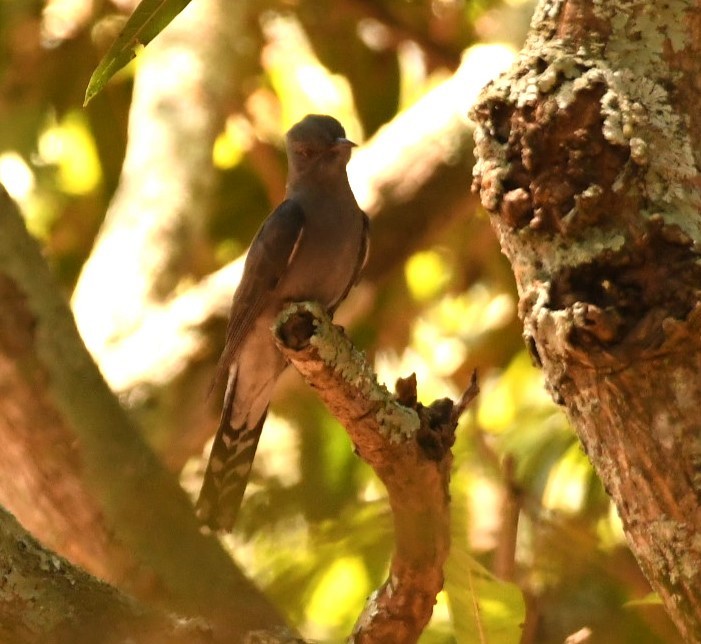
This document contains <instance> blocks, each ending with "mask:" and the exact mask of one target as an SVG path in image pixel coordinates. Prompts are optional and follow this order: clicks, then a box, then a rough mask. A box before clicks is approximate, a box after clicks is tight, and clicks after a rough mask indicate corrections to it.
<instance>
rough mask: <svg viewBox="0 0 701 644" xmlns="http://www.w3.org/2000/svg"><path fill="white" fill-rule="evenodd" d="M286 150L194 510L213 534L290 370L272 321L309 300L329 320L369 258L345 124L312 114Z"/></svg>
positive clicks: (240, 485)
mask: <svg viewBox="0 0 701 644" xmlns="http://www.w3.org/2000/svg"><path fill="white" fill-rule="evenodd" d="M286 142H287V157H288V161H289V171H288V180H287V190H286V194H285V197H286V198H285V200H284V201H283V202H282V203H281V204H280V205H279V206H278V207H277V208H276V209H275V210H274V211H273V212H272V214H270V215H269V216H268V218H267V219H266V220H265V221H264V222H263V225H262V226H261V227H260V229H259V230H258V232H257V234H256V236H255V237H254V239H253V242H252V243H251V247H250V248H249V251H248V256H247V257H246V262H245V265H244V270H243V277H242V278H241V282H240V284H239V287H238V289H237V290H236V293H235V294H234V300H233V304H232V306H231V315H230V318H229V326H228V329H227V334H226V345H225V348H224V351H223V353H222V356H221V359H220V361H219V367H218V374H219V377H222V378H223V377H224V375H226V376H227V378H228V379H227V387H226V394H225V395H224V405H223V409H222V414H221V419H220V422H219V429H218V430H217V434H216V437H215V439H214V445H213V446H212V452H211V454H210V457H209V464H208V465H207V471H206V472H205V476H204V482H203V484H202V490H201V492H200V496H199V499H198V501H197V514H198V516H199V518H200V520H201V521H202V522H203V523H204V524H206V525H207V526H209V527H210V528H212V529H213V530H219V529H224V530H231V528H232V526H233V524H234V521H235V520H236V515H237V513H238V510H239V507H240V505H241V500H242V497H243V493H244V490H245V489H246V483H247V481H248V476H249V474H250V471H251V465H252V463H253V457H254V455H255V452H256V447H257V446H258V439H259V438H260V434H261V430H262V428H263V423H264V421H265V417H266V414H267V412H268V404H269V402H270V398H271V395H272V391H273V386H274V385H275V382H276V381H277V379H278V377H279V376H280V374H281V373H282V371H283V370H284V369H285V367H286V362H285V359H284V358H283V356H282V354H281V353H280V352H279V351H278V350H277V347H276V346H275V343H274V340H273V336H272V332H271V325H272V324H273V320H274V319H275V317H276V316H277V314H278V313H279V312H280V311H281V310H282V308H283V307H284V306H285V305H286V304H287V303H288V302H299V301H305V300H314V301H317V302H319V303H320V304H322V305H323V306H324V307H326V308H327V309H328V310H329V312H331V313H333V312H334V311H335V309H336V307H338V305H339V304H340V303H341V302H342V301H343V299H344V298H345V297H346V295H347V294H348V291H349V290H350V289H351V287H352V286H353V285H354V284H355V283H356V282H357V281H358V277H359V274H360V271H361V270H362V268H363V266H364V265H365V262H366V260H367V255H368V228H369V221H368V218H367V215H366V214H365V213H364V212H363V211H362V210H361V209H360V207H359V206H358V204H357V202H356V200H355V197H354V196H353V193H352V191H351V188H350V185H349V183H348V176H347V174H346V164H347V163H348V160H349V159H350V154H351V148H352V147H353V146H354V145H355V144H354V143H352V142H351V141H349V140H348V139H347V138H346V133H345V131H344V129H343V127H342V126H341V124H340V123H339V122H338V121H337V120H336V119H334V118H332V117H330V116H325V115H318V114H310V115H308V116H305V117H304V119H302V120H301V121H300V122H299V123H297V124H296V125H294V126H293V127H292V128H291V129H290V131H289V132H288V133H287V141H286Z"/></svg>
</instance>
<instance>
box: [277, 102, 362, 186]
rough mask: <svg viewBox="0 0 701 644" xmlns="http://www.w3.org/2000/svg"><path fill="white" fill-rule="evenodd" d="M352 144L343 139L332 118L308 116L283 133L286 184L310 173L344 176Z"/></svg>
mask: <svg viewBox="0 0 701 644" xmlns="http://www.w3.org/2000/svg"><path fill="white" fill-rule="evenodd" d="M354 146H355V143H353V142H352V141H349V140H348V139H347V138H346V131H345V130H344V129H343V126H342V125H341V124H340V123H339V122H338V121H337V120H336V119H335V118H333V117H332V116H327V115H325V114H308V115H307V116H305V117H304V118H303V119H302V120H301V121H300V122H299V123H297V124H295V125H293V126H292V127H291V128H290V130H289V131H288V132H287V157H288V159H289V165H290V168H289V171H290V181H294V180H295V179H296V178H298V177H301V176H302V175H306V174H308V173H313V174H314V175H318V176H319V178H321V176H324V175H330V176H333V175H334V174H337V173H340V174H343V175H345V168H346V164H347V163H348V160H349V159H350V155H351V148H353V147H354Z"/></svg>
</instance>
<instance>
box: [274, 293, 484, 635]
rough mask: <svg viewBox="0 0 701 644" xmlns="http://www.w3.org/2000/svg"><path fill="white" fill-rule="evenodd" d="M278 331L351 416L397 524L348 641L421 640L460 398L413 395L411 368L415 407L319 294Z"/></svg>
mask: <svg viewBox="0 0 701 644" xmlns="http://www.w3.org/2000/svg"><path fill="white" fill-rule="evenodd" d="M274 333H275V336H276V340H277V342H278V346H279V348H280V350H281V351H282V352H283V353H284V354H285V356H286V357H287V358H288V359H289V360H290V362H291V363H292V364H293V365H294V366H295V368H296V369H297V370H298V371H299V372H300V373H301V374H302V376H303V377H304V379H305V380H306V381H307V382H308V383H309V384H310V385H311V386H312V387H313V388H314V389H315V390H316V391H317V392H318V393H319V395H320V396H321V398H322V400H323V401H324V402H325V403H326V405H327V406H328V407H329V410H330V411H331V412H332V413H333V414H334V415H335V416H336V417H337V418H338V420H339V421H340V422H341V423H342V424H343V425H344V427H345V428H346V431H347V432H348V435H349V436H350V438H351V440H352V441H353V444H354V445H355V448H356V450H357V452H358V454H359V455H360V456H361V458H363V460H365V461H366V462H367V463H369V464H370V466H371V467H372V468H373V469H374V470H375V472H376V473H377V475H378V477H379V478H380V479H381V480H382V482H383V483H384V485H385V487H386V488H387V493H388V496H389V503H390V506H391V508H392V513H393V517H394V532H395V553H394V555H393V557H392V562H391V565H390V575H389V578H388V579H387V581H386V582H385V583H384V584H383V585H382V587H380V588H379V589H378V590H377V591H376V592H375V593H374V594H373V595H372V596H371V597H370V599H369V600H368V603H367V605H366V607H365V610H364V611H363V613H362V615H361V616H360V618H359V619H358V622H357V624H356V627H355V629H354V632H353V635H352V637H351V641H353V642H363V643H364V642H414V641H416V639H417V638H418V636H419V634H420V633H421V631H422V630H423V629H424V627H425V626H426V624H427V623H428V620H429V619H430V617H431V613H432V611H433V605H434V604H435V601H436V595H437V594H438V592H439V591H440V590H441V588H442V587H443V564H444V563H445V560H446V558H447V556H448V551H449V548H450V512H449V501H450V497H449V493H448V483H449V479H450V466H451V463H452V454H451V451H450V448H451V446H452V444H453V441H454V439H455V427H456V424H457V417H456V416H455V415H454V414H453V409H454V406H453V403H452V401H451V400H449V399H447V398H445V399H441V400H436V401H435V402H434V403H432V404H431V405H430V406H428V407H425V406H423V405H422V404H420V403H418V402H416V381H415V378H414V377H410V378H409V379H405V380H402V381H400V383H399V386H398V389H399V390H400V396H399V397H400V398H401V400H402V402H404V403H410V404H411V406H406V405H405V404H401V403H400V402H399V400H398V398H397V396H394V395H392V394H391V393H390V392H389V391H388V390H387V389H386V387H384V385H381V384H379V383H378V382H377V379H376V377H375V374H374V373H373V371H372V369H371V367H370V365H369V364H368V362H367V361H366V360H365V358H364V356H363V354H362V353H360V352H359V351H358V350H356V349H355V348H354V347H353V345H352V344H351V343H350V340H349V339H348V338H347V337H346V336H345V334H344V333H343V332H342V330H341V328H340V327H338V326H334V325H333V324H332V322H331V320H330V318H329V317H328V316H327V315H326V313H325V312H324V311H323V310H322V309H321V308H320V307H319V306H318V305H316V304H314V303H302V304H292V305H290V306H289V307H288V308H287V309H285V311H283V313H281V314H280V316H279V317H278V319H277V322H276V324H275V326H274ZM473 391H474V389H473Z"/></svg>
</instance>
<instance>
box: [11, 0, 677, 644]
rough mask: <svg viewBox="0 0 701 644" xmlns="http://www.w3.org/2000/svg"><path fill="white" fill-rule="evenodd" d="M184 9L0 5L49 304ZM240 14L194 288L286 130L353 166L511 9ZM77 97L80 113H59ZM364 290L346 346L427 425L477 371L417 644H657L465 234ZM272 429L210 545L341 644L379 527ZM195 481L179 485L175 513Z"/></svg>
mask: <svg viewBox="0 0 701 644" xmlns="http://www.w3.org/2000/svg"><path fill="white" fill-rule="evenodd" d="M115 4H116V5H117V4H118V6H123V5H124V4H125V3H115ZM126 4H128V3H126ZM186 4H187V0H171V1H168V0H154V1H151V0H144V2H142V4H141V5H140V6H139V7H138V8H137V9H136V10H135V11H134V13H133V14H132V16H131V18H129V19H128V20H127V22H126V24H125V23H124V16H123V15H121V13H120V12H119V10H118V9H116V7H115V6H113V5H112V4H110V3H94V4H93V3H92V2H88V1H87V0H84V1H82V2H81V1H76V2H75V3H63V2H60V0H47V2H46V3H42V2H39V1H38V0H22V1H21V2H19V1H17V2H14V3H2V5H0V43H2V44H1V45H0V46H1V47H2V50H3V56H2V57H1V58H0V116H1V117H2V120H3V121H4V122H5V123H11V127H7V128H4V129H3V130H2V131H0V181H2V182H3V183H4V184H5V185H7V187H8V189H9V190H10V192H11V194H12V196H13V197H14V198H15V199H16V200H18V202H19V203H20V204H21V206H22V208H23V211H24V214H25V216H26V218H27V221H28V223H29V225H30V227H31V229H32V231H33V232H34V233H35V234H36V235H37V236H39V237H40V238H41V239H42V241H43V243H44V245H45V252H46V255H47V257H48V259H49V261H50V262H51V263H52V264H53V266H54V267H55V268H56V269H57V272H58V273H59V275H60V277H61V279H62V281H63V286H64V288H65V290H66V293H67V294H69V293H70V292H71V289H72V288H73V286H74V282H75V279H76V277H77V275H78V273H79V271H80V269H81V266H82V265H83V264H84V262H85V260H86V258H87V257H88V256H89V253H90V250H91V248H92V245H93V242H94V239H95V235H96V233H97V229H98V227H99V224H100V223H101V220H102V217H103V216H104V212H105V210H106V207H107V205H108V203H109V202H110V199H111V198H112V197H113V195H114V191H115V188H116V186H117V185H118V181H119V169H120V166H121V162H122V158H123V154H124V149H125V147H126V146H127V143H128V139H127V130H126V123H127V117H128V109H129V106H130V90H131V84H132V74H133V73H134V69H133V68H132V67H130V68H127V69H126V70H125V71H124V72H122V73H120V74H117V75H116V76H114V74H115V72H116V71H117V69H119V68H120V67H122V66H123V65H124V64H126V63H127V62H128V61H129V60H130V59H131V58H133V56H134V54H135V51H136V45H137V44H139V45H146V44H147V43H148V42H150V41H151V40H152V39H153V38H154V37H155V35H156V34H157V33H158V32H159V31H160V29H162V28H163V27H164V26H165V25H166V24H167V23H168V22H169V21H170V20H171V19H172V18H173V17H174V15H176V14H177V13H178V12H179V11H180V10H181V9H182V7H184V6H185V5H186ZM233 4H235V3H232V5H233ZM252 4H253V5H255V6H253V7H250V6H249V7H248V9H247V11H249V15H247V19H246V22H247V24H248V29H249V31H250V33H249V34H248V35H247V39H246V42H245V43H243V44H242V46H244V45H245V47H247V48H248V50H249V51H248V53H247V54H246V56H247V64H246V65H242V66H241V69H242V70H243V71H242V77H241V78H240V79H238V82H237V91H236V94H237V95H236V97H235V98H234V99H233V100H232V106H231V113H230V114H229V116H228V117H227V119H226V123H225V126H224V127H223V128H222V131H221V132H220V134H219V136H218V138H217V142H216V143H215V146H214V150H213V160H214V163H215V164H216V166H217V168H218V179H219V183H218V187H217V190H216V193H215V195H214V199H213V201H214V206H213V209H212V213H211V215H210V216H209V218H208V220H207V223H206V228H207V235H208V238H207V240H206V241H207V244H206V246H207V247H206V248H205V249H204V250H202V249H199V250H200V252H204V253H205V254H206V255H207V261H206V262H204V263H205V264H207V265H209V266H210V267H216V266H220V265H223V264H225V263H226V262H227V261H229V260H231V259H234V258H235V257H237V256H238V255H239V254H240V252H242V251H243V250H244V249H245V247H246V245H247V243H248V241H249V240H250V238H251V236H252V234H253V232H254V231H255V228H256V227H257V225H258V223H259V222H260V220H261V219H262V217H264V216H265V214H266V213H267V211H268V210H269V208H270V206H271V204H272V203H273V202H274V201H275V195H278V194H279V193H280V192H281V188H282V185H281V184H282V180H281V179H280V177H281V176H282V175H284V170H283V168H284V166H283V164H284V160H283V154H282V150H281V141H282V136H283V133H284V130H285V129H286V128H287V127H288V126H289V125H290V124H291V123H292V122H294V121H295V120H297V119H298V118H299V117H300V116H301V115H303V114H304V113H306V112H307V111H312V110H313V111H318V112H333V113H335V114H336V115H337V116H339V117H340V118H341V120H342V121H343V122H344V123H345V124H346V125H347V128H348V130H349V133H350V134H351V136H352V137H353V138H355V139H357V140H358V141H359V142H362V141H363V140H365V139H367V138H369V137H370V136H371V135H372V134H373V133H375V132H376V131H377V130H378V129H379V128H380V127H381V126H382V125H383V124H384V123H386V122H388V121H389V120H391V118H392V117H393V116H395V115H396V114H397V113H398V112H400V111H401V110H404V109H406V108H408V107H409V106H410V105H411V104H412V103H413V102H415V101H416V100H417V99H418V98H419V97H420V96H422V95H423V94H425V93H426V92H427V91H429V90H430V88H432V87H434V86H435V85H436V84H438V83H439V82H440V81H441V80H443V79H445V78H446V77H447V76H448V75H449V73H450V72H451V71H452V69H451V66H452V68H453V69H454V68H455V67H456V66H457V63H458V62H459V56H460V52H461V51H463V50H464V49H465V48H466V47H468V46H470V45H471V44H474V43H476V42H478V41H480V40H482V39H485V38H489V37H490V34H493V33H496V31H495V27H494V24H495V22H499V20H500V19H503V18H504V17H505V16H513V15H516V14H514V13H509V12H510V11H516V10H517V9H518V11H519V12H521V13H518V15H526V14H527V11H526V12H524V9H523V7H521V5H522V4H524V3H518V2H516V1H515V0H513V1H512V2H510V3H507V5H506V6H504V7H502V6H499V7H495V6H494V5H496V3H494V2H485V1H481V2H459V1H456V2H449V1H442V0H432V1H430V0H416V1H413V2H409V1H402V2H391V1H388V0H384V1H383V2H375V3H371V2H350V1H349V2H340V3H335V2H333V3H332V2H313V1H311V0H309V1H306V0H303V1H301V2H299V3H276V2H265V3H259V4H255V3H252ZM502 22H503V24H506V22H505V21H502ZM522 24H523V22H521V23H519V27H517V28H515V29H516V30H518V29H521V31H519V32H518V33H517V34H515V35H513V34H512V38H513V44H514V45H518V44H519V42H518V39H519V38H520V37H521V35H522V27H521V26H520V25H522ZM122 26H123V29H122V30H121V32H119V28H120V27H122ZM502 29H503V27H502ZM118 34H119V35H118ZM115 37H116V39H115ZM110 42H112V43H113V44H112V45H111V46H110V48H109V50H108V51H107V53H106V54H104V52H105V49H106V48H107V47H108V46H109V43H110ZM103 54H104V55H103ZM101 56H102V61H101V62H100V63H99V65H98V66H97V69H95V71H94V73H93V74H92V78H90V73H91V69H92V67H94V65H95V63H96V61H97V60H98V59H100V58H101ZM136 62H137V63H138V59H137V61H136ZM485 64H486V63H485ZM47 65H49V66H50V68H51V69H52V70H53V73H47V72H46V71H44V70H45V69H46V68H47ZM247 65H248V66H247ZM66 78H69V81H66V82H65V83H61V82H59V81H61V80H62V79H66ZM110 78H112V82H111V83H109V84H107V81H108V80H109V79H110ZM310 79H311V80H310ZM85 87H87V88H88V89H87V93H86V95H85V102H86V103H87V102H88V101H91V102H90V104H89V106H88V107H87V108H86V109H81V103H82V94H81V91H80V88H85ZM99 92H101V93H99ZM98 93H99V94H98ZM91 99H93V100H91ZM164 171H167V169H164ZM468 183H469V178H468V177H465V190H467V189H468ZM232 213H235V216H232ZM361 288H362V287H361ZM369 288H370V289H371V290H372V292H373V296H372V303H371V305H370V306H369V307H366V310H365V311H361V314H359V315H358V316H356V318H355V322H354V325H353V326H352V328H351V329H350V330H351V332H352V333H353V334H354V337H355V338H356V339H357V341H358V343H360V344H363V345H364V347H365V348H366V349H367V350H368V352H369V353H370V354H371V355H373V356H374V359H375V364H376V367H377V370H378V372H379V374H380V377H381V379H383V380H385V381H386V382H388V383H389V384H391V383H392V382H393V380H394V379H396V378H397V377H399V376H406V375H407V374H408V373H410V372H412V371H413V372H416V373H417V377H418V381H419V393H420V397H421V399H422V400H424V401H425V402H430V401H431V400H432V399H433V398H435V397H443V396H447V395H450V396H453V397H456V396H457V395H458V394H459V392H460V390H461V387H463V386H464V385H465V384H466V383H467V374H468V373H469V371H470V370H471V369H472V368H473V367H477V368H478V369H479V373H480V379H481V385H482V391H483V393H482V395H481V398H480V399H479V405H478V409H477V410H476V411H475V412H474V413H472V414H471V415H470V416H469V418H467V419H466V420H465V421H464V422H463V424H462V425H461V427H460V432H459V435H458V442H457V444H456V447H455V476H454V479H453V488H452V490H451V492H452V497H453V499H454V508H455V517H456V520H455V533H454V548H453V552H452V556H451V559H450V560H449V563H448V567H447V570H446V579H447V582H446V589H445V592H444V593H442V595H441V597H439V604H438V606H437V608H436V611H435V615H434V619H433V621H432V623H431V625H430V627H429V629H428V630H427V631H426V633H425V634H424V636H423V639H422V641H423V642H425V643H429V642H453V641H458V642H473V641H474V642H489V643H490V644H494V643H497V644H501V643H508V642H517V641H519V637H520V632H521V625H522V623H523V622H524V620H525V619H526V612H525V608H524V606H525V605H526V602H525V599H527V600H528V605H529V607H530V608H531V609H533V611H534V615H535V616H536V617H535V618H534V619H537V617H538V616H540V619H539V620H538V624H537V627H536V631H535V635H531V637H532V638H534V639H531V640H530V641H537V642H541V643H545V644H547V643H548V642H562V641H563V640H564V638H565V637H566V636H567V635H569V634H570V633H573V632H576V631H578V630H580V629H582V628H584V627H587V628H590V629H592V632H593V633H595V635H596V639H595V641H597V642H604V641H610V642H627V641H637V642H650V643H653V642H658V641H662V638H663V637H664V633H665V632H666V631H665V628H666V622H665V621H664V618H663V617H662V616H661V614H660V612H659V610H657V609H656V608H655V607H654V606H650V605H649V604H650V603H652V602H648V601H642V600H641V598H645V597H646V593H647V592H648V590H649V589H648V587H647V585H646V583H645V581H644V579H643V578H642V575H641V573H640V571H639V570H638V569H637V567H636V565H635V564H634V562H633V561H632V558H631V556H630V554H629V552H628V550H627V547H626V545H625V542H624V539H623V536H622V530H621V527H620V525H619V523H618V521H617V517H616V516H615V512H614V511H613V510H612V508H611V506H610V504H609V502H608V500H607V498H606V496H605V494H604V493H603V490H602V489H601V487H600V485H599V484H598V482H597V480H596V479H595V477H594V475H593V473H592V471H591V468H590V467H589V465H588V462H587V460H586V458H585V456H584V455H583V453H582V452H581V450H580V448H579V446H578V443H577V442H576V439H575V437H574V435H573V434H572V432H571V431H570V429H569V428H568V426H567V422H566V419H565V418H564V416H563V414H562V412H561V411H560V410H559V409H558V408H556V406H555V405H554V404H553V403H552V402H551V401H550V399H549V397H548V396H547V394H546V392H545V391H544V388H543V384H542V381H541V378H540V377H539V374H538V372H537V371H536V370H535V369H534V368H533V367H531V365H530V362H529V359H528V357H527V354H526V353H525V351H524V350H523V348H522V342H521V339H520V329H519V323H518V319H517V313H516V309H517V296H516V293H515V292H514V287H513V279H512V277H511V274H510V269H509V267H508V266H507V265H506V263H505V261H504V259H503V258H502V257H501V256H500V254H499V248H498V244H497V242H496V240H495V239H494V238H493V235H492V233H491V231H490V229H489V226H488V223H487V221H486V220H485V219H484V218H483V217H482V216H480V215H476V216H474V217H472V218H470V219H469V220H468V219H467V218H459V219H457V220H455V221H454V222H453V223H452V224H450V225H449V226H447V227H446V228H445V229H443V231H442V234H441V236H440V238H437V239H436V238H431V239H425V240H422V241H421V244H420V250H418V251H417V252H415V253H413V254H412V255H411V257H409V258H408V259H407V260H406V261H405V262H402V265H401V266H398V267H397V270H394V271H392V272H391V273H390V274H389V275H387V276H385V277H384V278H383V279H382V280H380V281H378V283H375V284H372V285H369ZM357 306H358V308H359V310H361V309H362V306H360V305H357ZM368 309H369V310H368ZM275 411H276V412H277V414H279V416H276V417H274V418H272V419H271V422H270V423H269V425H268V426H267V427H266V432H265V433H264V435H263V439H262V444H261V446H260V453H259V455H258V457H257V460H256V466H255V473H254V479H253V482H252V485H251V486H250V488H251V489H250V490H249V492H248V495H247V499H246V502H245V504H244V508H243V511H242V518H241V525H240V526H239V529H238V531H237V533H236V534H235V535H233V536H232V537H230V538H229V539H228V545H229V546H230V547H231V549H232V552H234V553H235V557H236V558H237V560H238V561H240V562H241V563H242V564H243V565H244V566H245V567H246V568H247V570H248V571H249V572H250V573H251V574H252V575H254V576H255V577H256V579H257V580H258V581H259V582H260V584H261V585H263V586H264V587H265V588H266V589H267V592H268V593H269V594H270V596H271V597H272V598H273V599H274V600H275V602H276V603H277V604H278V605H279V606H281V607H282V608H283V609H284V611H285V612H286V613H287V614H288V615H290V617H291V618H292V619H293V620H294V622H295V623H296V624H298V625H300V627H301V628H302V630H303V632H304V633H305V635H307V636H308V637H312V638H317V639H322V640H323V641H341V639H342V638H343V637H344V635H346V634H347V633H348V632H349V630H350V628H351V627H352V624H353V620H354V618H355V617H356V616H357V615H358V613H359V611H360V608H361V606H362V604H363V602H364V599H365V597H366V596H367V595H368V594H369V593H370V592H371V591H372V589H373V588H375V587H376V586H377V585H378V584H379V583H380V582H381V581H382V579H383V578H384V576H385V574H386V567H387V561H388V557H389V553H390V551H391V544H392V539H391V520H390V515H389V512H388V508H387V506H386V504H385V503H384V497H383V492H382V490H381V487H380V486H379V484H378V483H377V481H376V480H375V479H374V478H373V476H372V474H371V473H370V472H369V471H368V469H367V468H366V467H365V466H364V465H363V464H362V463H361V462H359V460H358V459H357V458H355V457H354V455H353V453H352V446H351V445H349V443H348V440H347V438H346V437H345V434H344V433H343V432H342V431H341V429H340V428H339V427H338V426H337V424H336V423H335V421H334V420H333V419H332V418H330V417H329V416H328V414H326V412H325V411H324V410H323V409H322V408H321V406H320V405H319V404H318V402H316V401H315V399H314V398H313V395H312V394H310V393H309V392H306V391H304V390H300V389H299V387H297V388H294V387H293V385H289V383H287V385H286V386H283V387H282V391H281V394H280V396H279V399H278V401H277V404H276V406H275ZM160 429H162V428H160ZM193 457H195V458H194V460H193V461H192V462H191V463H189V464H188V465H187V466H186V468H185V471H184V472H183V475H182V479H183V482H184V484H185V486H186V487H189V488H192V489H196V487H197V485H198V480H197V471H198V467H199V466H200V465H201V461H200V460H199V458H198V455H196V454H193ZM509 463H511V464H512V465H513V467H512V468H510V466H508V464H509ZM199 469H201V467H199ZM509 494H513V495H514V496H515V498H516V500H517V503H518V508H519V524H518V540H517V544H516V551H515V553H514V557H515V567H514V573H513V576H512V577H511V578H510V579H508V580H500V579H498V578H497V576H496V574H495V572H494V560H495V552H496V550H497V549H498V547H499V544H500V539H501V537H502V535H503V534H504V533H505V532H506V531H507V530H509V529H510V526H509V525H507V523H506V521H507V514H506V512H505V499H506V498H507V496H508V495H509ZM514 529H515V527H514ZM524 597H525V599H524Z"/></svg>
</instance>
